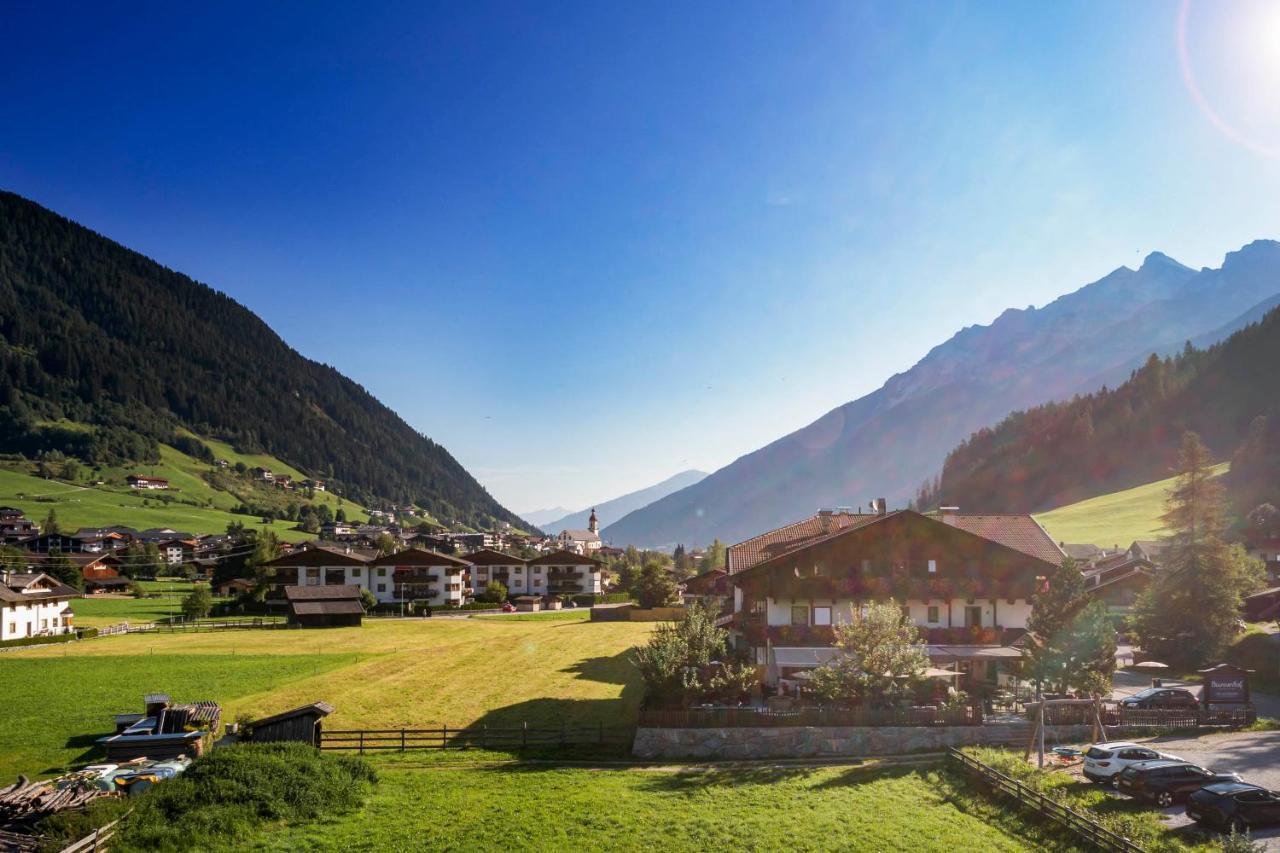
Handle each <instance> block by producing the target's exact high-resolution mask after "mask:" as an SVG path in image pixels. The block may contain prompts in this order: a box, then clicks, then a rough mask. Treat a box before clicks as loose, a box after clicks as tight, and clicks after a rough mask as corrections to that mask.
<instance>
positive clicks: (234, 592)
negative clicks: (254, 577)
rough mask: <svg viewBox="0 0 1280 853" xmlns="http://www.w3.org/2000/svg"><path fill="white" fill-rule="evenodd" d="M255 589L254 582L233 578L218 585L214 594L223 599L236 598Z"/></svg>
mask: <svg viewBox="0 0 1280 853" xmlns="http://www.w3.org/2000/svg"><path fill="white" fill-rule="evenodd" d="M253 587H254V582H253V581H251V580H249V579H248V578H231V579H230V580H225V581H223V582H222V583H220V584H218V585H217V587H215V589H214V592H216V593H217V594H218V595H220V596H221V597H223V598H235V597H236V596H239V595H243V594H244V593H246V592H252V591H253Z"/></svg>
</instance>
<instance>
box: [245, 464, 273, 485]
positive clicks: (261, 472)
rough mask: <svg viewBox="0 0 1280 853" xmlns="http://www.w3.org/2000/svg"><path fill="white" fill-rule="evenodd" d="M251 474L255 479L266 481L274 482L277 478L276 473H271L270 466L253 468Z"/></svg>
mask: <svg viewBox="0 0 1280 853" xmlns="http://www.w3.org/2000/svg"><path fill="white" fill-rule="evenodd" d="M249 475H250V476H251V477H253V479H255V480H262V481H263V482H264V483H274V482H275V479H276V475H275V474H273V473H271V469H269V468H262V467H257V468H251V469H249Z"/></svg>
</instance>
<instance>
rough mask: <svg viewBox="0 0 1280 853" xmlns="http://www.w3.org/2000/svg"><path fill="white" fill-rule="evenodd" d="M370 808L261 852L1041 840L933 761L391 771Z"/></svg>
mask: <svg viewBox="0 0 1280 853" xmlns="http://www.w3.org/2000/svg"><path fill="white" fill-rule="evenodd" d="M379 776H380V781H379V782H378V784H377V786H376V787H375V789H374V793H373V796H372V797H371V799H370V800H369V802H368V803H367V804H366V805H365V807H364V808H363V809H361V810H359V811H357V812H354V813H352V814H348V815H345V816H340V817H337V818H334V819H330V820H322V821H319V822H315V823H311V824H307V825H302V826H296V827H288V828H284V829H273V830H272V831H270V832H267V833H263V834H262V835H261V836H260V837H259V838H258V839H257V840H256V843H253V844H247V845H240V847H241V849H254V850H281V851H283V850H301V849H306V850H335V851H336V850H344V851H345V850H498V849H504V850H506V849H525V850H717V849H727V850H867V851H880V850H926V851H928V850H937V851H950V850H982V851H1015V850H1032V849H1041V848H1039V847H1033V846H1031V844H1029V843H1028V842H1026V841H1024V840H1022V839H1021V838H1019V837H1018V836H1017V835H1014V834H1012V833H1010V832H1009V831H1008V830H1007V829H1005V828H1003V827H1002V826H1001V825H999V824H995V823H992V822H990V821H988V820H985V819H984V818H983V816H981V815H979V814H974V813H971V812H968V811H966V810H965V809H964V807H963V806H962V805H961V804H959V803H958V802H957V801H956V799H955V798H954V797H953V796H952V793H953V791H952V788H951V787H950V785H949V784H948V782H947V781H946V780H944V779H942V778H941V774H940V773H939V772H938V771H936V770H933V769H927V768H926V769H887V770H884V769H874V768H862V767H835V768H821V769H796V770H792V769H781V768H774V767H763V768H761V767H744V768H735V769H725V770H702V771H689V772H675V771H673V770H672V769H670V768H666V769H629V770H619V769H581V768H545V767H541V768H540V767H531V766H524V767H512V766H500V767H490V768H484V767H475V768H457V767H454V768H442V767H435V768H433V767H422V768H416V769H399V768H396V767H395V766H394V765H390V766H385V767H380V768H379Z"/></svg>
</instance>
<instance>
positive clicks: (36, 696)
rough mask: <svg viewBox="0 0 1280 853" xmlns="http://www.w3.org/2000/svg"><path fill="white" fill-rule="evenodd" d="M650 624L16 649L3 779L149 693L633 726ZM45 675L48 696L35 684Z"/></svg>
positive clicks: (350, 713)
mask: <svg viewBox="0 0 1280 853" xmlns="http://www.w3.org/2000/svg"><path fill="white" fill-rule="evenodd" d="M652 627H653V626H652V625H651V624H648V623H631V622H585V621H581V620H580V619H578V618H568V619H551V620H537V621H518V620H515V619H512V618H510V617H507V618H504V619H492V620H481V619H434V618H433V619H420V620H398V619H382V620H369V621H367V622H366V623H365V625H364V627H362V628H338V629H330V630H321V629H316V630H237V631H222V632H211V633H197V634H159V635H152V634H132V635H128V636H115V637H104V638H100V639H95V640H86V641H82V642H79V643H71V644H65V645H57V646H35V647H31V648H26V649H21V650H16V651H9V652H5V653H3V654H2V655H0V696H3V697H5V700H6V701H5V705H4V708H5V712H4V713H5V715H6V719H5V720H4V722H3V724H2V725H0V737H5V738H9V740H8V741H7V742H6V741H4V740H0V778H3V777H4V776H5V775H8V774H11V773H14V772H19V771H26V772H29V773H38V772H41V771H42V770H44V769H45V768H47V767H50V766H55V765H59V764H60V763H65V762H67V761H69V760H72V759H73V758H75V757H76V756H77V755H78V754H79V753H81V752H83V750H84V747H83V746H80V747H78V748H77V749H75V750H70V749H68V748H64V747H63V744H65V743H67V742H68V741H69V740H74V739H77V738H83V737H84V736H85V735H87V734H101V733H103V731H104V729H103V726H104V725H105V724H106V722H107V720H108V718H109V715H111V714H114V713H116V712H118V711H121V710H129V709H132V708H133V707H134V706H136V705H138V704H139V703H140V702H141V700H142V694H143V693H145V692H148V691H165V692H168V693H170V695H172V696H173V697H174V698H175V699H178V700H182V699H196V698H208V699H213V700H216V701H219V702H221V703H222V704H223V716H224V718H226V719H228V720H232V719H234V718H235V717H236V716H237V715H239V714H240V713H248V714H251V715H255V716H256V715H266V714H272V713H275V712H277V711H282V710H285V709H287V708H291V707H296V706H298V705H302V704H305V703H308V702H314V701H317V700H324V701H326V702H330V703H331V704H333V705H334V706H335V707H336V709H337V711H336V713H335V714H334V715H333V716H332V717H331V718H330V719H329V721H328V722H329V725H330V727H331V728H347V727H351V728H399V727H408V728H415V727H434V726H440V725H448V726H450V727H451V728H452V727H458V728H462V727H464V726H467V725H470V724H473V723H486V724H491V725H511V724H517V725H518V724H520V723H522V722H525V721H528V722H529V723H530V724H533V725H537V724H546V725H550V724H558V723H560V722H562V721H563V722H565V723H567V724H570V725H572V724H596V723H599V722H603V723H604V724H605V725H608V726H627V725H632V724H634V721H635V717H636V710H637V708H638V705H639V699H640V692H641V688H640V682H639V679H638V677H637V675H636V673H635V670H634V668H633V667H632V666H631V664H630V662H629V661H628V659H627V654H628V651H629V650H630V649H631V647H633V646H634V645H636V644H637V643H642V642H644V640H645V639H646V638H647V637H648V635H649V632H650V631H651V630H652ZM309 667H310V669H308V668H309ZM37 672H38V673H39V678H36V677H34V673H37ZM35 681H38V682H39V687H38V688H37V687H35V686H32V685H30V684H28V682H35ZM10 718H12V719H18V720H25V721H27V722H25V723H21V724H18V725H15V724H13V723H11V722H10ZM37 721H38V723H39V731H38V732H37V731H35V730H34V729H35V723H36V722H37ZM77 742H78V741H77ZM28 743H30V744H31V745H30V746H23V747H22V749H21V750H18V749H17V747H18V746H19V745H23V744H28Z"/></svg>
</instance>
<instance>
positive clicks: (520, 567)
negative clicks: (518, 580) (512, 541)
mask: <svg viewBox="0 0 1280 853" xmlns="http://www.w3.org/2000/svg"><path fill="white" fill-rule="evenodd" d="M516 574H518V575H522V574H524V567H523V566H516Z"/></svg>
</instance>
